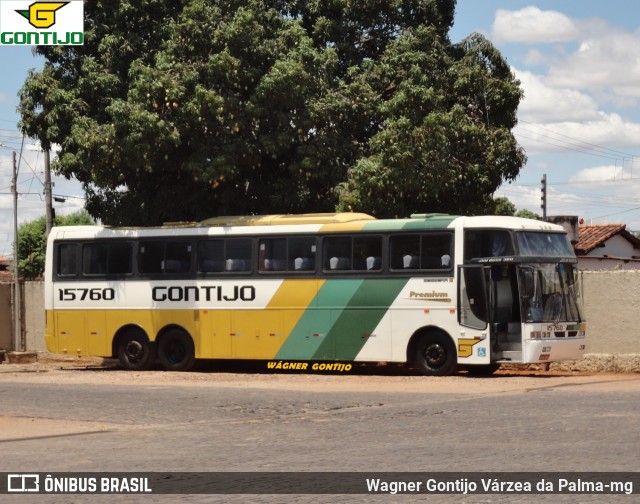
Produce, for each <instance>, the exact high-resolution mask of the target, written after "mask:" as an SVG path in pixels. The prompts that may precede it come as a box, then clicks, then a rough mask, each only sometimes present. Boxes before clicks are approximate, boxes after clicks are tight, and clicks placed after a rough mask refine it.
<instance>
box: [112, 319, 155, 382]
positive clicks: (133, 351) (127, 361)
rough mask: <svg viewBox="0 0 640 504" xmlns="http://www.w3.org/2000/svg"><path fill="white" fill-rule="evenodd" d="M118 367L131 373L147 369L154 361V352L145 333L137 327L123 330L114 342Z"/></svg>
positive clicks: (152, 345)
mask: <svg viewBox="0 0 640 504" xmlns="http://www.w3.org/2000/svg"><path fill="white" fill-rule="evenodd" d="M114 346H115V350H116V352H115V353H117V355H118V359H119V360H120V365H121V366H122V367H123V368H125V369H128V370H131V371H143V370H146V369H149V368H150V367H151V366H153V364H154V363H155V361H156V351H155V346H154V344H153V343H151V342H150V341H149V338H148V337H147V335H146V333H145V332H144V331H143V330H142V329H140V328H139V327H128V328H125V329H123V330H122V331H121V332H120V333H119V334H118V336H117V338H116V341H115V345H114Z"/></svg>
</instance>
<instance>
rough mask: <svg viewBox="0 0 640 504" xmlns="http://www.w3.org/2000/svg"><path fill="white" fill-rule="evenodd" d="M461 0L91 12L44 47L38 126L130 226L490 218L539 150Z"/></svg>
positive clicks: (108, 219)
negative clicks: (502, 192) (348, 214)
mask: <svg viewBox="0 0 640 504" xmlns="http://www.w3.org/2000/svg"><path fill="white" fill-rule="evenodd" d="M454 9H455V1H454V0H385V1H382V0H374V1H370V0H367V1H365V0H333V1H331V2H326V1H321V0H312V1H308V2H298V1H295V0H220V1H218V2H210V1H207V0H192V1H190V2H187V3H185V2H181V1H178V0H169V1H160V0H147V1H144V2H143V1H142V0H128V1H125V2H107V1H104V0H102V1H100V0H98V1H96V2H89V3H87V4H85V17H86V19H85V30H86V31H85V43H84V45H83V46H38V47H37V49H36V52H37V53H38V54H41V55H43V56H44V57H45V65H44V68H43V69H42V71H32V72H31V73H30V74H29V76H28V78H27V80H26V81H25V84H24V86H23V88H22V90H21V92H20V113H21V117H22V120H21V128H22V130H23V131H24V132H25V133H27V134H29V135H30V136H33V137H36V138H38V139H40V141H41V143H42V145H43V146H44V147H45V148H48V147H49V146H50V145H51V144H54V143H55V144H58V145H60V151H59V156H58V159H57V160H56V162H55V163H54V166H53V167H54V169H55V170H56V172H58V173H60V174H63V175H65V176H69V177H70V176H75V177H77V178H78V180H80V181H81V182H82V183H83V185H84V189H85V192H86V195H87V209H88V211H89V212H90V213H91V215H93V216H94V217H96V218H100V219H101V220H102V221H103V222H104V223H106V224H112V225H124V224H130V225H131V224H135V225H151V224H158V223H161V222H163V221H167V220H200V219H202V218H205V217H209V216H212V215H216V214H224V213H226V214H234V213H239V214H250V213H289V212H304V211H312V212H315V211H332V210H335V209H336V207H338V208H340V209H353V210H364V211H368V212H371V213H374V214H376V215H378V216H391V215H407V214H408V213H411V212H414V211H451V212H456V213H458V212H462V211H467V212H469V211H470V212H475V211H480V210H483V211H486V209H487V208H490V206H489V204H490V202H491V195H492V194H493V192H494V191H495V189H496V188H497V187H498V186H499V184H500V183H501V182H502V181H503V180H505V179H513V178H514V177H516V176H517V174H518V172H519V169H520V168H521V166H522V165H523V163H524V161H525V156H524V153H523V151H522V149H520V148H519V147H518V145H517V143H516V142H515V139H514V137H513V135H512V134H511V131H510V130H511V128H512V127H513V126H514V125H515V123H516V119H515V114H516V109H517V105H518V103H519V100H520V98H521V96H522V92H521V90H520V88H519V85H518V84H519V83H518V81H517V80H516V79H515V78H514V76H513V74H512V73H511V71H510V69H509V67H508V65H507V64H506V62H505V61H504V59H503V58H502V57H501V56H500V54H499V53H498V51H497V50H496V49H495V48H494V47H493V46H492V45H491V44H490V43H489V42H488V41H487V40H486V39H484V38H483V37H481V36H479V35H473V36H471V37H469V38H468V39H466V40H465V41H463V42H462V43H460V44H457V45H454V44H451V42H450V41H449V39H448V36H447V33H448V30H449V28H450V27H451V25H452V23H453V15H454Z"/></svg>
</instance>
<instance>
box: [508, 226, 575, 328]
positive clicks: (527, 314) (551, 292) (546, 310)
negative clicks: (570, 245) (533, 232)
mask: <svg viewBox="0 0 640 504" xmlns="http://www.w3.org/2000/svg"><path fill="white" fill-rule="evenodd" d="M560 236H562V235H560ZM519 281H520V289H521V292H522V294H523V295H522V313H523V314H524V318H525V321H526V322H579V321H581V320H582V313H581V307H580V305H581V299H580V289H579V288H578V272H577V269H576V267H575V266H574V265H573V264H568V263H561V264H526V265H522V266H520V275H519Z"/></svg>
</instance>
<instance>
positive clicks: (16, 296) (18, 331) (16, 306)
mask: <svg viewBox="0 0 640 504" xmlns="http://www.w3.org/2000/svg"><path fill="white" fill-rule="evenodd" d="M11 192H12V193H13V330H14V345H13V349H14V350H17V351H20V350H22V320H21V318H22V317H21V316H20V314H21V307H20V301H21V299H20V298H21V297H22V296H21V294H20V276H19V275H18V165H17V164H16V153H15V152H14V153H13V177H12V178H11Z"/></svg>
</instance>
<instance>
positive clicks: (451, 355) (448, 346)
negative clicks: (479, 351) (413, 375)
mask: <svg viewBox="0 0 640 504" xmlns="http://www.w3.org/2000/svg"><path fill="white" fill-rule="evenodd" d="M457 359H458V356H457V353H456V347H455V345H454V344H453V341H452V340H451V338H450V337H449V336H448V335H446V334H444V333H442V332H439V331H433V332H429V333H426V334H423V335H421V336H419V337H418V339H417V341H416V344H415V346H414V353H413V364H414V367H415V368H416V369H417V370H418V371H420V372H421V373H422V374H424V375H428V376H444V375H450V374H452V373H453V372H454V371H455V370H456V368H457Z"/></svg>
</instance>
